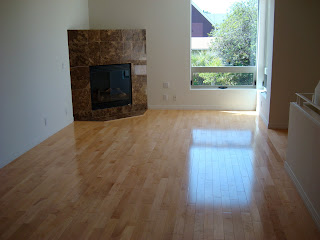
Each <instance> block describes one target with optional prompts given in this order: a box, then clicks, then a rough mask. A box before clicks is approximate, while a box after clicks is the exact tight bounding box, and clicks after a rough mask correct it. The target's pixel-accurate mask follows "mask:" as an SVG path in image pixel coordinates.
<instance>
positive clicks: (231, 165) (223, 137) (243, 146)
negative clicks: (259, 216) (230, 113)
mask: <svg viewBox="0 0 320 240" xmlns="http://www.w3.org/2000/svg"><path fill="white" fill-rule="evenodd" d="M189 158H190V161H189V164H190V165H189V202H190V203H196V204H201V205H206V204H207V203H208V204H212V201H213V200H214V199H215V200H218V201H221V202H222V205H224V204H227V205H228V204H230V202H238V204H239V205H240V206H241V205H248V204H249V202H250V198H251V191H252V181H251V179H252V177H253V168H252V158H253V149H252V132H251V131H248V130H242V131H232V130H209V129H194V130H193V131H192V144H191V147H190V150H189ZM232 200H235V201H232Z"/></svg>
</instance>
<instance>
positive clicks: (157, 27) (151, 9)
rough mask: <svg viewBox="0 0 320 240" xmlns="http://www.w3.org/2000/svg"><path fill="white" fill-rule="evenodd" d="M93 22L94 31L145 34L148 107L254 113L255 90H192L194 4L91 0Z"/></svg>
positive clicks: (155, 0)
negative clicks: (140, 31) (144, 31)
mask: <svg viewBox="0 0 320 240" xmlns="http://www.w3.org/2000/svg"><path fill="white" fill-rule="evenodd" d="M89 19H90V28H91V29H130V28H141V29H142V28H144V29H147V58H148V69H147V71H148V104H149V107H150V108H168V109H170V108H173V109H179V108H181V109H196V108H198V109H223V110H255V106H256V91H255V90H231V89H228V90H190V78H191V77H190V1H185V0H174V1H172V0H162V1H159V0H135V1H131V0H117V1H112V0H90V1H89ZM163 82H169V83H170V88H169V89H163V88H162V84H163ZM164 93H166V94H168V95H169V101H163V98H162V96H163V94H164ZM174 95H176V97H177V101H173V96H174Z"/></svg>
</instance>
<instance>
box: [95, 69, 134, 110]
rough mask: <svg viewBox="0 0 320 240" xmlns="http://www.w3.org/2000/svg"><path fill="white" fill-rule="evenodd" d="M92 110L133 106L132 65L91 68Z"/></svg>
mask: <svg viewBox="0 0 320 240" xmlns="http://www.w3.org/2000/svg"><path fill="white" fill-rule="evenodd" d="M90 86H91V102H92V110H97V109H104V108H112V107H119V106H125V105H129V104H132V88H131V64H113V65H103V66H90Z"/></svg>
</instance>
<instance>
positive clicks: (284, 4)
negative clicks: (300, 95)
mask: <svg viewBox="0 0 320 240" xmlns="http://www.w3.org/2000/svg"><path fill="white" fill-rule="evenodd" d="M319 10H320V1H318V0H309V1H301V0H276V1H275V16H274V41H273V63H272V68H273V69H272V83H271V100H270V116H269V127H270V128H287V126H288V119H289V103H290V101H295V99H296V97H295V94H294V93H295V92H313V91H314V88H315V86H316V85H317V83H318V81H319V80H320V75H319V71H318V69H319V66H320V58H319V53H320V34H319V28H320V14H319Z"/></svg>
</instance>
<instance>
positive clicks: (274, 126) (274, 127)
mask: <svg viewBox="0 0 320 240" xmlns="http://www.w3.org/2000/svg"><path fill="white" fill-rule="evenodd" d="M267 126H268V128H269V129H288V124H273V123H270V122H269V124H268V125H267Z"/></svg>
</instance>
